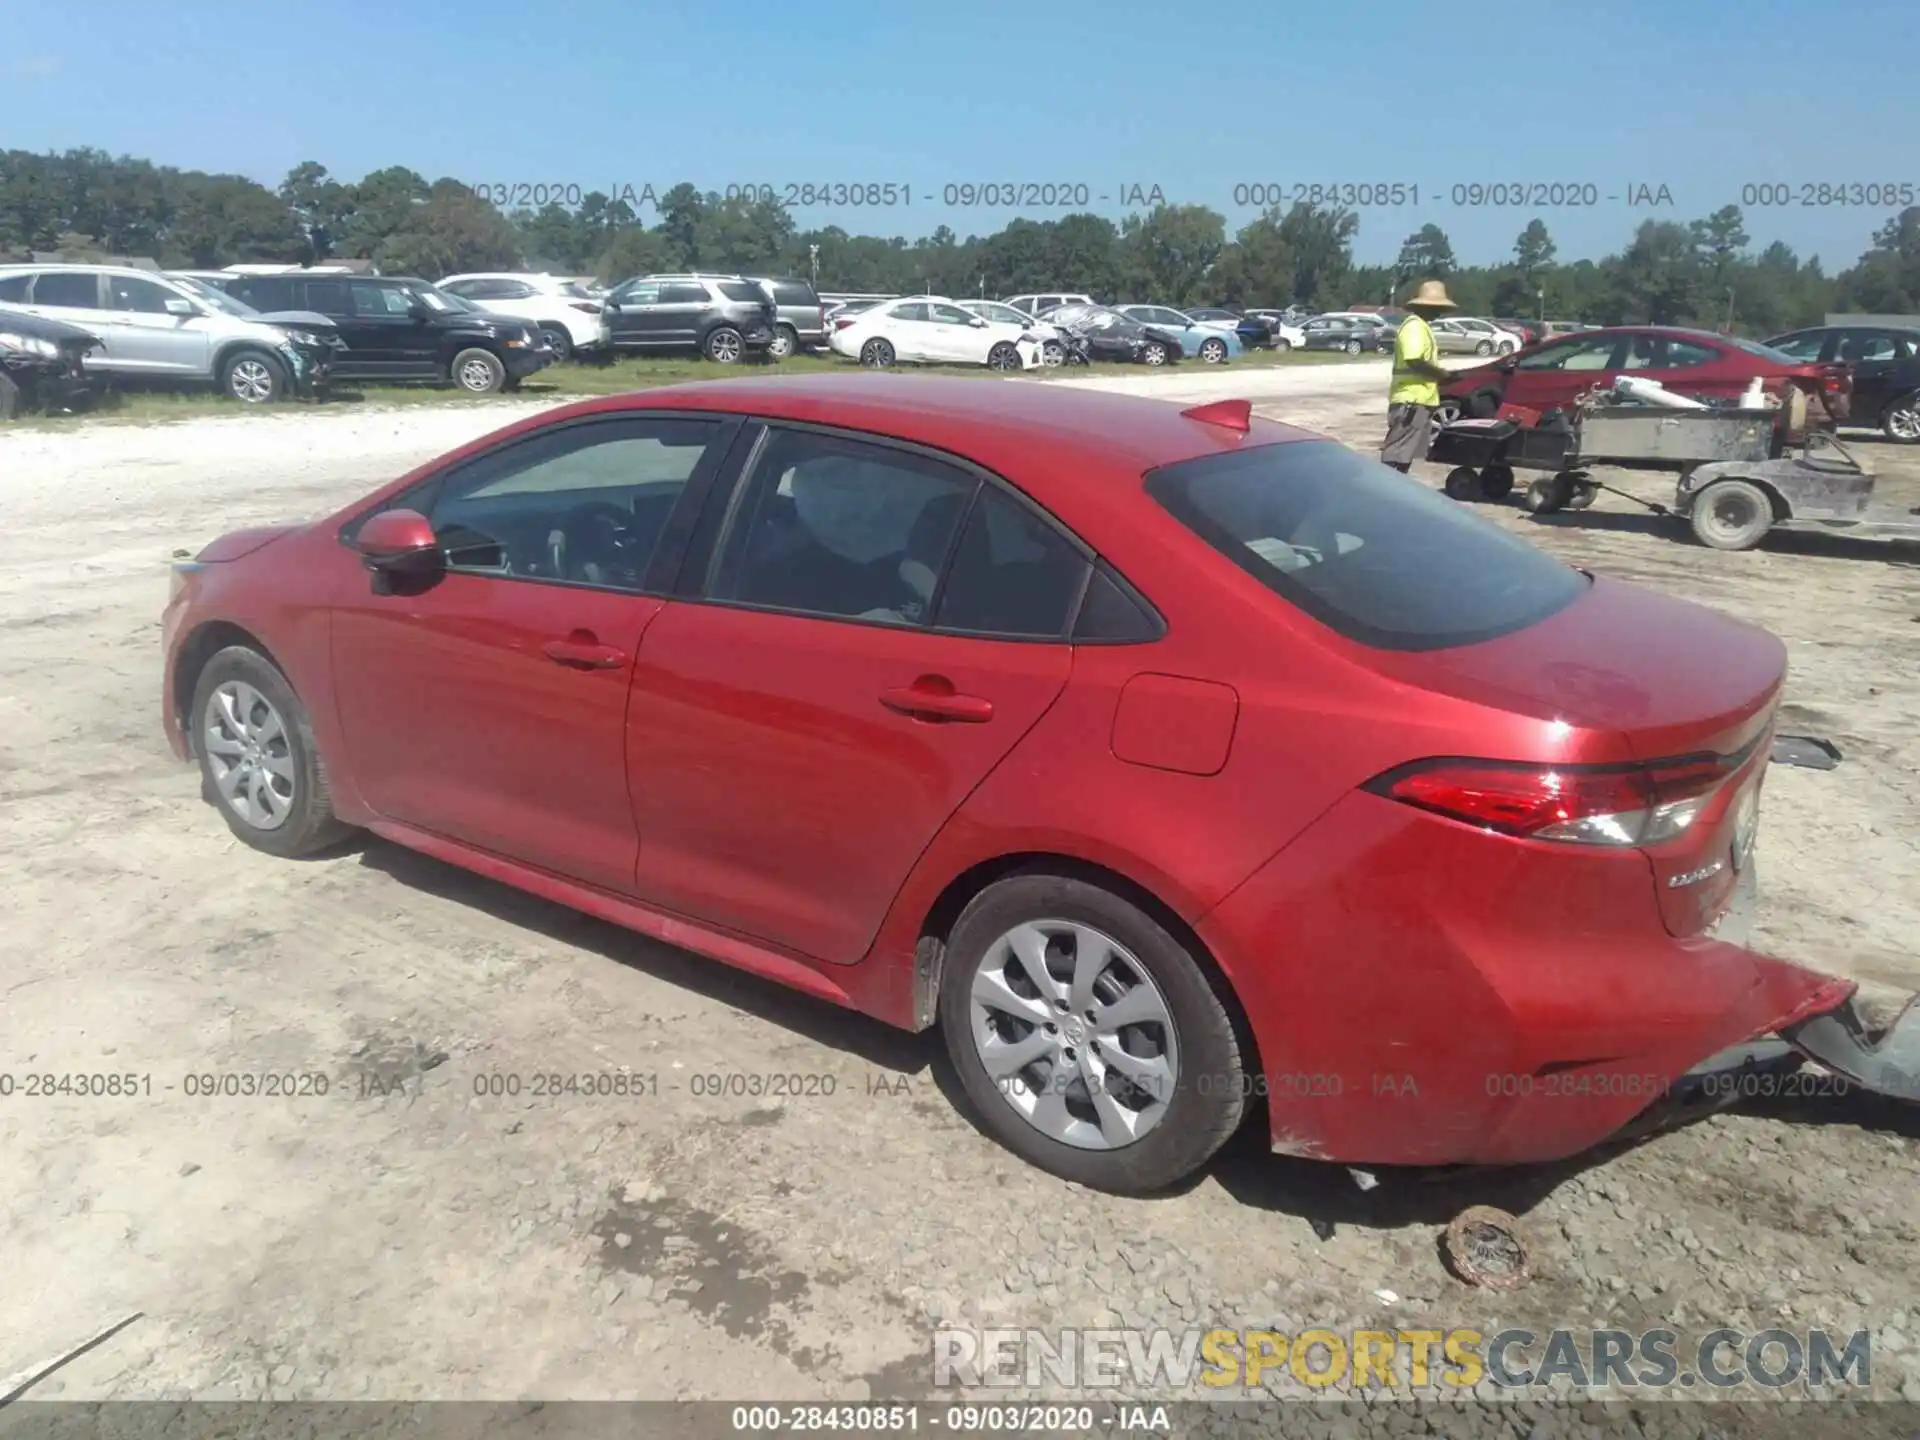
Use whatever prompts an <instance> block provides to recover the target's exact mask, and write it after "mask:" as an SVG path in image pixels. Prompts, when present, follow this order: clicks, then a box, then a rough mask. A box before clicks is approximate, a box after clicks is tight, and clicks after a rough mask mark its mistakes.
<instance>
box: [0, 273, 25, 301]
mask: <svg viewBox="0 0 1920 1440" xmlns="http://www.w3.org/2000/svg"><path fill="white" fill-rule="evenodd" d="M30 278H31V277H29V276H26V275H8V276H6V277H4V278H0V300H12V301H14V302H15V303H16V304H17V303H18V302H20V301H22V300H25V299H26V298H27V281H28V279H30Z"/></svg>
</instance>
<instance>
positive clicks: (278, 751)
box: [187, 645, 353, 858]
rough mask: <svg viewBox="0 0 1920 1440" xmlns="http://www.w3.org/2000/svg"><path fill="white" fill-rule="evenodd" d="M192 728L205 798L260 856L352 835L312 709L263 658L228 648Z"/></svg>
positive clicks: (201, 688) (199, 690)
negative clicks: (341, 816)
mask: <svg viewBox="0 0 1920 1440" xmlns="http://www.w3.org/2000/svg"><path fill="white" fill-rule="evenodd" d="M187 723H188V726H189V731H188V733H189V734H190V735H191V736H192V739H193V750H194V754H196V755H197V756H199V758H200V776H201V788H202V791H203V793H204V794H205V795H206V797H207V798H208V799H209V800H211V801H212V802H213V804H214V808H216V809H217V810H219V812H220V817H221V818H222V819H223V820H225V821H226V822H227V828H228V829H229V830H231V831H233V833H234V834H235V835H236V836H238V837H239V838H240V839H242V840H244V841H245V842H246V843H247V844H249V845H251V846H252V847H253V848H254V849H256V850H261V851H264V852H266V853H267V854H269V855H279V856H282V857H287V858H290V857H293V856H296V855H310V854H312V853H313V852H314V851H316V850H324V849H325V848H327V847H328V846H330V845H336V844H338V843H339V842H340V841H341V840H344V839H345V838H346V837H347V836H348V835H350V834H352V833H353V830H352V827H351V826H348V825H344V824H342V823H341V822H340V821H339V820H336V819H335V818H334V814H333V789H332V787H331V785H330V784H329V783H328V780H327V767H326V765H325V763H324V762H323V761H322V760H321V759H320V750H319V747H318V746H317V745H316V744H315V743H314V738H313V727H312V725H311V723H309V721H308V719H307V710H306V707H305V706H304V705H302V704H301V703H300V697H299V696H298V695H296V694H294V692H293V686H292V685H290V684H289V683H288V682H287V678H286V676H284V675H282V674H281V673H280V671H279V669H278V668H277V667H276V666H275V665H274V664H273V662H272V661H270V660H268V659H267V658H266V656H264V655H262V654H261V653H260V652H259V651H257V650H253V649H250V648H248V647H247V646H245V645H229V646H228V647H227V648H226V649H224V650H221V651H219V652H217V653H216V654H215V655H214V656H213V658H212V659H211V660H209V661H207V663H206V666H205V667H204V668H203V669H202V670H201V671H200V678H199V680H198V681H197V682H196V683H195V685H194V687H193V703H192V705H191V707H190V708H189V710H188V712H187Z"/></svg>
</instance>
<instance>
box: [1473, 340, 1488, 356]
mask: <svg viewBox="0 0 1920 1440" xmlns="http://www.w3.org/2000/svg"><path fill="white" fill-rule="evenodd" d="M1473 353H1474V354H1476V355H1491V354H1492V353H1493V342H1492V341H1491V340H1482V341H1481V342H1480V343H1479V344H1478V345H1476V346H1474V347H1473Z"/></svg>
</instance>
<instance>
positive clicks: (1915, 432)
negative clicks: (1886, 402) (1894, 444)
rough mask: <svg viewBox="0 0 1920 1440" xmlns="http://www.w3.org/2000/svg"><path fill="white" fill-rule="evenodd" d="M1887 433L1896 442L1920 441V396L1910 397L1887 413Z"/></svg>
mask: <svg viewBox="0 0 1920 1440" xmlns="http://www.w3.org/2000/svg"><path fill="white" fill-rule="evenodd" d="M1885 424H1886V431H1887V435H1888V437H1889V438H1891V439H1894V440H1906V441H1913V440H1920V395H1909V396H1908V397H1907V398H1906V399H1904V400H1901V401H1899V402H1898V403H1896V404H1895V405H1893V406H1892V407H1891V408H1889V409H1888V411H1887V418H1886V422H1885Z"/></svg>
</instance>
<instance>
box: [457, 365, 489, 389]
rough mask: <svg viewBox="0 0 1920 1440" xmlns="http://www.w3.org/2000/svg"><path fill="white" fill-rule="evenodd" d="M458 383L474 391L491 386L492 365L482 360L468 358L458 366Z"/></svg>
mask: <svg viewBox="0 0 1920 1440" xmlns="http://www.w3.org/2000/svg"><path fill="white" fill-rule="evenodd" d="M460 384H461V385H462V386H464V387H465V388H466V389H468V390H472V391H474V392H476V393H484V392H486V391H488V390H491V389H492V388H493V367H492V366H490V365H488V364H487V362H486V361H484V360H469V361H467V363H466V364H464V365H462V366H461V367H460Z"/></svg>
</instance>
